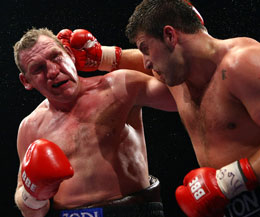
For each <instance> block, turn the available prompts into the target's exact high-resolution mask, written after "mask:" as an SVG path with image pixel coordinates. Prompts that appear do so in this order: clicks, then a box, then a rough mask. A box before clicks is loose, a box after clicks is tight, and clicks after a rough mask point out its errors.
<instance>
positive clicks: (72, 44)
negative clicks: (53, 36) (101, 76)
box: [57, 29, 122, 71]
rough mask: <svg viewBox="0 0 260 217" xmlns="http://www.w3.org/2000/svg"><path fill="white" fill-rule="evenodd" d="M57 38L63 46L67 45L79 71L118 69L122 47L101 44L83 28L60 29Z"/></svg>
mask: <svg viewBox="0 0 260 217" xmlns="http://www.w3.org/2000/svg"><path fill="white" fill-rule="evenodd" d="M57 38H58V39H59V40H60V41H61V42H62V44H63V46H64V47H69V48H70V49H71V50H72V52H73V54H74V56H75V59H76V63H75V65H76V69H77V70H79V71H96V70H100V71H112V70H115V69H118V65H119V62H120V58H121V54H122V49H121V48H120V47H115V46H111V47H108V46H101V45H100V43H99V42H98V41H97V39H96V38H95V37H94V36H93V35H92V34H91V33H90V32H89V31H87V30H85V29H77V30H74V31H73V32H72V31H71V30H69V29H63V30H61V31H60V32H59V33H58V35H57Z"/></svg>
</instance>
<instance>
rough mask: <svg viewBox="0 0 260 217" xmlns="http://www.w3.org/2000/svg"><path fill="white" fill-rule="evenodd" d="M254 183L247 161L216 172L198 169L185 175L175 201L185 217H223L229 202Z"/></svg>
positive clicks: (256, 181) (253, 185) (211, 169)
mask: <svg viewBox="0 0 260 217" xmlns="http://www.w3.org/2000/svg"><path fill="white" fill-rule="evenodd" d="M257 185H258V180H257V177H256V175H255V174H254V171H253V169H252V167H251V165H250V164H249V162H248V160H247V159H241V160H240V161H236V162H234V163H231V164H229V165H227V166H225V167H222V168H221V169H219V170H216V169H214V168H207V167H204V168H199V169H196V170H192V171H191V172H190V173H188V174H187V175H186V176H185V178H184V180H183V185H182V186H179V187H178V188H177V190H176V199H177V202H178V204H179V206H180V207H181V209H182V210H183V211H184V213H185V214H186V215H187V216H189V217H223V216H224V210H225V207H226V205H227V204H228V203H229V200H230V199H232V198H233V197H235V196H237V195H238V194H240V193H241V192H243V191H247V190H252V189H254V188H255V187H256V186H257Z"/></svg>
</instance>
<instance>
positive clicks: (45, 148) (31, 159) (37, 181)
mask: <svg viewBox="0 0 260 217" xmlns="http://www.w3.org/2000/svg"><path fill="white" fill-rule="evenodd" d="M73 174H74V172H73V169H72V167H71V165H70V162H69V161H68V159H67V157H66V156H65V154H64V153H63V151H62V150H61V149H60V147H59V146H58V145H56V144H54V143H52V142H50V141H48V140H45V139H38V140H36V141H34V142H33V143H32V144H30V146H29V147H28V149H27V151H26V153H25V156H24V159H23V162H22V167H21V176H22V182H23V192H22V198H23V201H24V203H25V205H26V206H28V207H29V208H32V209H39V208H41V207H43V206H45V205H46V204H47V203H48V199H49V198H51V197H53V196H54V195H55V194H56V193H57V191H58V189H59V186H60V183H61V182H62V181H63V180H65V179H68V178H71V177H72V176H73Z"/></svg>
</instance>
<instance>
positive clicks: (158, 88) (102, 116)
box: [14, 28, 176, 217]
mask: <svg viewBox="0 0 260 217" xmlns="http://www.w3.org/2000/svg"><path fill="white" fill-rule="evenodd" d="M65 33H66V32H65ZM60 34H62V33H60ZM69 34H71V33H69ZM60 36H61V35H59V38H60ZM88 36H89V37H90V38H91V39H93V40H94V41H93V43H91V44H90V45H89V46H88V47H86V48H85V49H91V47H92V46H91V45H95V43H96V41H95V39H94V38H93V37H92V36H91V34H90V33H88ZM62 37H64V38H65V37H66V34H62ZM60 40H61V41H62V42H64V46H63V44H62V43H61V42H60V41H59V40H58V39H57V37H56V36H55V35H53V33H52V32H51V31H50V30H48V29H45V28H44V29H31V30H29V31H28V32H27V33H25V34H24V35H23V37H22V38H21V39H20V40H19V41H18V42H17V43H16V44H15V46H14V56H15V62H16V64H17V67H18V68H19V70H20V74H19V78H20V81H21V83H22V84H23V85H24V87H25V89H26V90H32V89H36V90H38V91H39V92H40V93H41V94H42V95H43V96H45V97H46V99H45V100H44V101H43V102H42V103H40V105H39V106H38V107H37V108H36V109H35V110H34V111H33V112H32V113H31V114H30V115H28V116H27V117H25V118H24V120H23V121H22V122H21V124H20V127H19V131H18V136H17V148H18V155H19V158H20V162H21V166H20V170H19V174H18V182H17V189H16V193H15V201H16V204H17V206H18V208H19V209H20V210H21V212H22V214H23V216H25V217H35V216H37V217H43V216H49V217H50V216H64V217H65V216H95V217H97V216H98V217H99V216H103V217H109V216H116V217H121V216H123V217H126V216H129V217H130V216H131V217H132V216H136V215H139V216H143V217H162V216H163V215H164V214H163V207H162V203H161V199H160V192H159V181H158V180H157V179H156V178H155V177H152V176H149V174H148V164H147V154H146V146H145V139H144V131H143V124H142V115H141V108H142V106H150V107H153V108H155V109H162V110H166V111H173V110H175V109H176V104H175V103H174V101H172V100H171V94H170V92H169V90H168V88H167V87H166V86H165V85H164V84H163V83H162V82H160V81H158V80H157V79H155V78H153V77H151V76H147V75H145V74H143V73H140V72H137V71H133V70H117V71H114V72H111V73H108V74H106V75H105V76H96V77H91V78H81V77H78V75H77V70H76V67H75V64H74V63H75V59H76V65H77V67H80V64H81V63H80V62H79V60H80V59H81V58H82V57H84V56H82V53H80V52H76V51H75V50H74V49H72V48H71V47H70V45H69V44H68V43H67V44H66V42H68V41H66V40H65V39H62V38H60ZM64 40H65V41H64ZM78 40H80V38H79V39H78ZM88 41H89V38H85V43H86V42H88ZM74 42H75V43H76V44H77V40H76V41H74ZM78 43H79V42H78ZM97 45H98V44H97ZM99 48H100V47H95V46H94V47H92V49H93V50H94V51H95V49H99ZM72 50H73V51H74V53H73V52H72ZM120 50H121V49H120V48H116V47H110V48H109V47H107V49H103V50H99V53H98V55H94V56H91V55H92V54H93V53H91V52H90V50H89V52H88V57H87V58H96V59H95V61H91V60H90V64H88V67H92V70H93V69H95V67H96V65H100V64H101V65H102V66H103V67H104V68H105V69H107V70H113V69H115V68H116V67H117V62H118V61H119V59H120V56H121V53H120ZM83 54H84V51H83Z"/></svg>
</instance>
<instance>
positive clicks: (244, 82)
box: [221, 38, 260, 95]
mask: <svg viewBox="0 0 260 217" xmlns="http://www.w3.org/2000/svg"><path fill="white" fill-rule="evenodd" d="M232 40H233V41H232V42H231V44H232V46H231V48H230V49H229V50H228V52H227V53H226V55H225V56H224V58H223V62H222V65H221V70H222V71H221V72H222V74H224V75H223V76H222V77H223V78H225V81H226V84H227V85H228V87H229V90H230V91H231V92H232V93H235V95H237V94H238V93H239V95H241V92H244V93H246V90H248V92H250V91H251V90H252V89H253V88H254V87H256V86H259V84H257V83H256V82H258V81H259V79H260V77H259V71H260V43H259V42H257V41H256V40H254V39H251V38H235V39H232ZM223 80H224V79H223ZM249 90H250V91H249Z"/></svg>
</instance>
